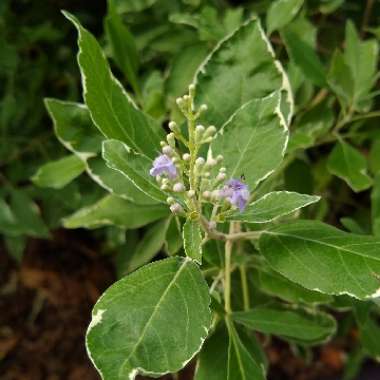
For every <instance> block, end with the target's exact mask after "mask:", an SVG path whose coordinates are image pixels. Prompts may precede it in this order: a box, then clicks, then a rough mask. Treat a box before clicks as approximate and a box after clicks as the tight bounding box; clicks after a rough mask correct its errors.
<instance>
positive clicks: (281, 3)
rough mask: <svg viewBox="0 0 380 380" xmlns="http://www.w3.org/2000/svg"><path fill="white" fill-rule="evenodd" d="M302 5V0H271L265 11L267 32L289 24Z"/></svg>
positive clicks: (269, 32)
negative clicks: (266, 11)
mask: <svg viewBox="0 0 380 380" xmlns="http://www.w3.org/2000/svg"><path fill="white" fill-rule="evenodd" d="M302 5H303V0H277V1H272V3H271V5H270V7H269V9H268V13H267V29H268V34H271V33H272V32H273V31H275V30H278V29H281V28H283V27H284V26H286V25H287V24H289V23H290V21H292V19H293V18H294V17H295V16H296V14H297V13H298V11H299V10H300V9H301V7H302Z"/></svg>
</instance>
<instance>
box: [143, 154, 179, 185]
mask: <svg viewBox="0 0 380 380" xmlns="http://www.w3.org/2000/svg"><path fill="white" fill-rule="evenodd" d="M149 173H150V175H151V176H154V177H156V176H158V175H161V174H166V175H167V177H168V178H170V179H174V178H176V177H177V168H176V167H175V165H174V163H173V161H172V159H171V158H170V157H169V156H167V155H166V154H161V155H160V156H158V157H157V158H156V159H155V160H154V161H153V167H152V169H150V171H149Z"/></svg>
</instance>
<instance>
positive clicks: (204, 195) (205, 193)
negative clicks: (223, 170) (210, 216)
mask: <svg viewBox="0 0 380 380" xmlns="http://www.w3.org/2000/svg"><path fill="white" fill-rule="evenodd" d="M202 196H203V198H204V199H210V197H211V192H210V191H208V190H205V191H204V192H203V193H202Z"/></svg>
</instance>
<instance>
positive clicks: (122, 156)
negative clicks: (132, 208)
mask: <svg viewBox="0 0 380 380" xmlns="http://www.w3.org/2000/svg"><path fill="white" fill-rule="evenodd" d="M103 158H104V159H105V161H106V163H107V165H108V166H109V167H110V168H112V169H114V170H117V171H118V172H120V173H121V174H123V175H124V176H125V177H127V178H128V179H129V180H130V181H131V182H132V183H133V184H134V185H135V186H136V187H137V188H138V189H139V190H140V191H142V192H143V193H145V194H146V195H148V196H149V197H151V198H152V199H154V200H156V201H159V202H162V203H166V198H167V195H166V194H165V193H164V192H163V191H162V190H161V189H160V187H159V185H158V184H157V182H156V181H155V178H154V177H152V176H151V175H150V174H149V170H150V169H151V167H152V165H153V161H152V160H151V159H150V158H148V157H147V156H144V155H142V154H138V153H135V152H134V151H132V149H130V148H129V147H128V146H127V145H125V144H124V143H122V142H121V141H118V140H106V141H104V143H103Z"/></svg>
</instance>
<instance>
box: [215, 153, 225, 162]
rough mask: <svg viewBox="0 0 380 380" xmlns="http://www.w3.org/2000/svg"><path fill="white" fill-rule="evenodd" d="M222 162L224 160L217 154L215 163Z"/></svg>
mask: <svg viewBox="0 0 380 380" xmlns="http://www.w3.org/2000/svg"><path fill="white" fill-rule="evenodd" d="M223 160H224V157H223V156H222V155H221V154H218V155H217V156H216V161H218V162H221V161H223Z"/></svg>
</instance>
